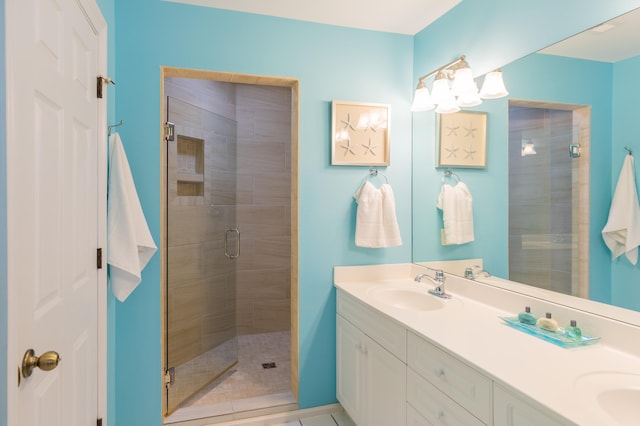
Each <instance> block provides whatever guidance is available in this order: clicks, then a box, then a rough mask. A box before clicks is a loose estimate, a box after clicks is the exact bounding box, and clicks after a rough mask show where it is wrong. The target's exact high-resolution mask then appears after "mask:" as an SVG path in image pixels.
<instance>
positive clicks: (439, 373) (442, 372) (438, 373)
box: [436, 368, 444, 378]
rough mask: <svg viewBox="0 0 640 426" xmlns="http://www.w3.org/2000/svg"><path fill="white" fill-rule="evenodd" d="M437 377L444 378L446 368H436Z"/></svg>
mask: <svg viewBox="0 0 640 426" xmlns="http://www.w3.org/2000/svg"><path fill="white" fill-rule="evenodd" d="M436 377H439V378H443V377H444V368H438V369H437V370H436Z"/></svg>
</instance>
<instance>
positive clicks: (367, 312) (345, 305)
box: [336, 289, 407, 362]
mask: <svg viewBox="0 0 640 426" xmlns="http://www.w3.org/2000/svg"><path fill="white" fill-rule="evenodd" d="M336 293H337V302H336V303H337V311H338V313H339V314H340V315H342V316H343V317H344V318H346V319H347V320H349V321H350V322H351V323H352V324H353V325H355V326H356V327H358V328H359V329H360V330H362V332H364V333H365V334H366V335H367V336H369V337H371V338H372V339H373V340H375V341H376V342H378V343H379V344H380V345H381V346H383V347H384V348H385V349H386V350H388V351H389V352H391V353H392V354H393V355H395V356H396V357H397V358H398V359H399V360H401V361H402V362H407V332H406V330H405V328H404V327H403V326H401V325H400V324H398V323H396V322H394V321H392V320H391V319H389V318H387V317H386V316H385V315H383V314H381V313H379V312H376V311H375V310H374V309H371V308H368V307H367V306H365V305H364V304H362V303H360V302H359V301H357V300H355V299H354V298H353V297H352V296H350V295H349V294H346V293H345V292H344V291H342V290H340V289H337V292H336Z"/></svg>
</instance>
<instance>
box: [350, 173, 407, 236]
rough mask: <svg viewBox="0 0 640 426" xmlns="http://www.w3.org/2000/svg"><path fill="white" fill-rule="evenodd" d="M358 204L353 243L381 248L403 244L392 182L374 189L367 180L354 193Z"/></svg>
mask: <svg viewBox="0 0 640 426" xmlns="http://www.w3.org/2000/svg"><path fill="white" fill-rule="evenodd" d="M353 197H354V198H355V199H356V201H357V203H358V212H357V214H356V245H357V246H359V247H369V248H382V247H395V246H399V245H402V238H401V237H400V228H399V227H398V220H397V218H396V202H395V200H394V198H393V190H392V189H391V185H389V184H387V183H385V184H383V185H381V186H380V188H376V187H375V186H373V184H371V182H369V181H368V180H366V181H365V182H364V183H363V184H362V185H361V186H360V188H358V190H357V191H356V193H355V194H354V195H353Z"/></svg>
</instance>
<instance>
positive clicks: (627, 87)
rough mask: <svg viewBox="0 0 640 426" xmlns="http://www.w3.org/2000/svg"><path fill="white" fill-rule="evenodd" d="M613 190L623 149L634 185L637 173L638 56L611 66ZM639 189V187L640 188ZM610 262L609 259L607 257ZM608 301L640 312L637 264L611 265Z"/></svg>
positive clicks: (639, 142) (639, 144) (639, 145)
mask: <svg viewBox="0 0 640 426" xmlns="http://www.w3.org/2000/svg"><path fill="white" fill-rule="evenodd" d="M613 73H614V82H615V83H614V102H613V109H612V116H613V147H612V154H611V157H612V168H611V179H612V191H614V190H615V185H616V183H617V181H618V175H619V174H620V168H621V167H622V162H623V159H624V157H625V155H626V154H627V151H625V149H624V147H625V146H628V147H630V148H631V149H632V150H633V152H634V160H635V166H636V185H638V174H639V173H640V169H639V167H640V162H639V161H638V158H639V155H640V137H638V132H637V131H636V127H637V126H636V124H637V122H638V99H640V86H639V85H638V83H637V82H638V75H640V56H636V57H635V58H631V59H628V60H626V61H621V62H618V63H616V65H615V67H614V71H613ZM639 188H640V187H639ZM609 259H610V257H609ZM611 269H612V274H611V277H612V286H611V293H612V294H611V302H612V303H613V304H615V305H618V306H622V307H625V308H630V309H635V310H640V286H638V283H639V282H640V264H639V265H635V266H633V265H632V264H631V263H629V261H628V260H627V259H626V257H625V256H621V257H619V258H618V259H617V260H616V261H613V262H612V266H611Z"/></svg>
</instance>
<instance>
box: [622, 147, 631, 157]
mask: <svg viewBox="0 0 640 426" xmlns="http://www.w3.org/2000/svg"><path fill="white" fill-rule="evenodd" d="M624 149H626V150H627V151H629V155H631V156H633V151H632V150H631V148H629V147H628V146H625V147H624Z"/></svg>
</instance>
